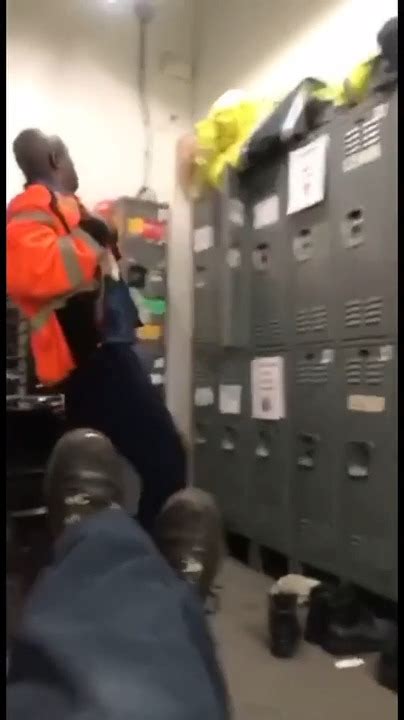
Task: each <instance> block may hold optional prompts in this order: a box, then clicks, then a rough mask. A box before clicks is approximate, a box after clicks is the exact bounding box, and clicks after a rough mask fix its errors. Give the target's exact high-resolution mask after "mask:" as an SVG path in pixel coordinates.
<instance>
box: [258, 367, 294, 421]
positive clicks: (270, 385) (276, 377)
mask: <svg viewBox="0 0 404 720" xmlns="http://www.w3.org/2000/svg"><path fill="white" fill-rule="evenodd" d="M284 374H285V373H284V359H283V357H262V358H255V359H254V360H252V362H251V395H252V397H251V399H252V417H253V418H255V419H256V420H281V419H282V418H284V417H286V406H285V384H284Z"/></svg>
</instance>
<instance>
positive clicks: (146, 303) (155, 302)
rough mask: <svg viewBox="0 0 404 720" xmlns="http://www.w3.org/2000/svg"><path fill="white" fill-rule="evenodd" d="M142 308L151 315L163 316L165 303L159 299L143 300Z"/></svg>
mask: <svg viewBox="0 0 404 720" xmlns="http://www.w3.org/2000/svg"><path fill="white" fill-rule="evenodd" d="M142 304H143V307H144V308H146V310H148V311H149V312H150V313H152V314H153V315H165V313H166V307H167V303H166V301H165V300H161V299H160V298H143V303H142Z"/></svg>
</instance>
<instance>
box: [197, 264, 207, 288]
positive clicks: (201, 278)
mask: <svg viewBox="0 0 404 720" xmlns="http://www.w3.org/2000/svg"><path fill="white" fill-rule="evenodd" d="M205 285H206V268H205V267H204V266H203V265H197V266H196V267H195V288H196V289H197V290H201V289H202V288H204V287H205Z"/></svg>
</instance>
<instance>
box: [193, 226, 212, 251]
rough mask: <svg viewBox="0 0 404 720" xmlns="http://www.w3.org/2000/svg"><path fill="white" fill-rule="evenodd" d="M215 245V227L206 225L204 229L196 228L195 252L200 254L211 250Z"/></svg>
mask: <svg viewBox="0 0 404 720" xmlns="http://www.w3.org/2000/svg"><path fill="white" fill-rule="evenodd" d="M213 245H214V243H213V227H212V226H211V225H204V227H200V228H196V230H195V231H194V251H195V252H196V253H200V252H203V251H204V250H209V248H211V247H213Z"/></svg>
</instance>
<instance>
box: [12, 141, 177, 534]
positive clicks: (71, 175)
mask: <svg viewBox="0 0 404 720" xmlns="http://www.w3.org/2000/svg"><path fill="white" fill-rule="evenodd" d="M14 153H15V157H16V160H17V163H18V165H19V167H20V169H21V170H22V172H23V173H24V175H25V178H26V181H27V184H26V188H25V191H24V192H23V193H22V194H21V195H19V196H17V197H16V198H14V200H12V201H11V203H10V205H9V207H8V209H7V292H8V294H9V296H10V298H11V299H12V300H13V301H14V302H15V304H16V305H17V306H18V307H19V308H20V310H21V311H22V312H23V313H24V314H25V316H26V317H28V319H29V321H30V326H31V347H32V351H33V355H34V359H35V364H36V371H37V375H38V378H39V379H40V380H41V381H42V382H43V383H47V384H49V385H53V384H56V383H58V384H60V383H62V389H63V391H64V393H65V400H66V403H65V406H66V416H67V421H68V425H69V427H71V428H77V427H91V428H93V429H94V430H98V431H100V432H103V433H104V434H105V435H107V436H108V437H109V438H110V439H111V441H112V442H113V443H114V445H115V447H116V448H117V449H118V451H120V452H121V453H122V455H124V456H125V457H126V458H127V459H128V460H129V462H130V463H131V464H132V465H133V466H134V468H135V469H136V470H137V472H138V473H139V475H140V477H141V479H142V484H143V491H142V495H141V499H140V504H139V521H140V522H141V523H142V524H143V526H144V527H145V528H146V529H148V530H150V529H151V528H152V525H153V523H154V518H155V517H156V514H157V513H158V512H159V510H160V508H161V506H162V505H163V503H164V502H165V500H166V499H167V498H168V497H169V496H170V495H171V494H172V493H173V492H175V491H176V490H178V489H179V488H181V487H183V486H184V484H185V479H186V457H185V450H184V447H183V444H182V441H181V439H180V437H179V434H178V432H177V430H176V428H175V425H174V423H173V420H172V417H171V415H170V413H169V412H168V410H167V408H166V407H165V405H164V404H163V402H162V401H161V400H160V398H159V396H158V394H157V392H156V391H155V388H154V387H153V386H152V385H151V382H150V380H149V378H148V376H147V374H146V372H145V370H144V369H143V367H142V365H141V363H140V361H139V359H138V358H137V356H136V354H135V352H134V351H133V348H132V346H131V344H130V343H128V342H127V340H126V338H125V340H124V341H122V342H120V341H119V338H118V341H117V338H116V337H115V338H114V339H113V340H112V339H111V338H109V337H108V336H105V334H104V333H103V332H102V317H100V316H102V311H103V307H102V304H101V303H100V280H101V278H102V276H103V275H104V274H105V266H106V264H108V263H106V260H109V259H110V255H111V253H110V251H109V249H108V242H109V241H108V232H107V233H106V235H105V233H104V232H101V233H100V234H97V233H95V232H94V231H92V230H91V229H89V228H91V227H93V225H94V224H93V223H86V221H88V219H89V215H88V213H87V212H86V211H85V210H84V208H83V207H82V206H81V204H80V202H79V201H78V200H77V198H76V196H75V193H76V191H77V189H78V178H77V174H76V171H75V169H74V165H73V162H72V160H71V158H70V155H69V153H68V150H67V148H66V147H65V145H64V144H63V142H62V141H61V140H60V139H59V138H49V137H47V136H45V135H43V134H42V133H40V132H39V131H38V130H26V131H23V132H22V133H21V134H20V135H19V136H18V138H17V139H16V140H15V142H14ZM80 223H82V226H83V227H84V228H85V229H87V230H88V232H85V231H84V230H83V227H80ZM90 233H92V235H91V234H90ZM96 234H97V238H95V235H96ZM102 285H103V286H105V284H104V283H102ZM120 309H121V311H122V307H121V308H120ZM111 324H112V323H111Z"/></svg>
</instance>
